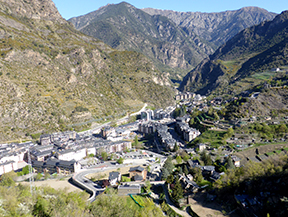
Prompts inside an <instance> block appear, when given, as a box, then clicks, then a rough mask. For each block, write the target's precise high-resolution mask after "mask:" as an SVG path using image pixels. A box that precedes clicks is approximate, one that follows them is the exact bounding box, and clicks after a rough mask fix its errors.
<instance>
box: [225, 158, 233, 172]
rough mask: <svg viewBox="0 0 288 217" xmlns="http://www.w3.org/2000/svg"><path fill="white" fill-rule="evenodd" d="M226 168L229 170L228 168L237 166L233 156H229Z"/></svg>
mask: <svg viewBox="0 0 288 217" xmlns="http://www.w3.org/2000/svg"><path fill="white" fill-rule="evenodd" d="M226 168H227V170H228V169H234V168H235V166H234V164H233V161H232V158H231V156H229V157H228V159H227V166H226Z"/></svg>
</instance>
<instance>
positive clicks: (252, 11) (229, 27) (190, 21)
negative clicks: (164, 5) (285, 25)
mask: <svg viewBox="0 0 288 217" xmlns="http://www.w3.org/2000/svg"><path fill="white" fill-rule="evenodd" d="M142 10H143V11H145V12H146V13H148V14H150V15H162V16H166V17H168V18H169V19H171V20H172V21H174V22H175V23H176V25H177V26H180V27H181V28H182V29H183V30H184V31H185V32H187V34H189V35H190V34H191V33H192V34H196V35H198V36H199V37H201V38H203V39H205V40H206V41H208V42H210V43H212V44H213V45H214V47H215V48H216V47H218V46H220V45H222V44H223V43H224V42H226V41H228V40H229V39H230V38H232V37H233V36H235V35H236V34H237V33H238V32H240V31H241V30H243V29H245V28H248V27H250V26H253V25H257V24H259V23H261V22H263V21H265V20H272V19H273V18H274V17H275V16H276V14H275V13H271V12H268V11H267V10H265V9H262V8H258V7H244V8H241V9H239V10H234V11H224V12H218V13H202V12H177V11H171V10H159V9H153V8H144V9H142Z"/></svg>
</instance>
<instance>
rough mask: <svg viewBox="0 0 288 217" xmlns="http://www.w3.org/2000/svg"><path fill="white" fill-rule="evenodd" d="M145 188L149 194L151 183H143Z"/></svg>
mask: <svg viewBox="0 0 288 217" xmlns="http://www.w3.org/2000/svg"><path fill="white" fill-rule="evenodd" d="M145 186H146V190H147V192H150V189H151V183H150V181H149V180H147V181H146V182H145Z"/></svg>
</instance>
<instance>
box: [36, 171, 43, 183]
mask: <svg viewBox="0 0 288 217" xmlns="http://www.w3.org/2000/svg"><path fill="white" fill-rule="evenodd" d="M41 178H42V174H41V173H37V175H36V181H39V180H40V179H41Z"/></svg>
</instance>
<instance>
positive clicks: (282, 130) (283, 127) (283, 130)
mask: <svg viewBox="0 0 288 217" xmlns="http://www.w3.org/2000/svg"><path fill="white" fill-rule="evenodd" d="M277 131H278V133H286V132H287V126H286V124H281V125H280V126H279V127H278V129H277Z"/></svg>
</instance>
